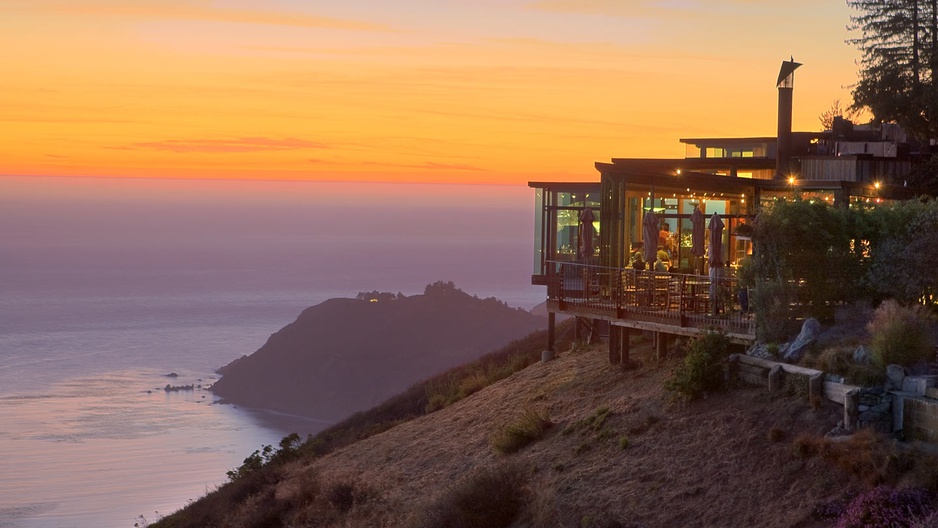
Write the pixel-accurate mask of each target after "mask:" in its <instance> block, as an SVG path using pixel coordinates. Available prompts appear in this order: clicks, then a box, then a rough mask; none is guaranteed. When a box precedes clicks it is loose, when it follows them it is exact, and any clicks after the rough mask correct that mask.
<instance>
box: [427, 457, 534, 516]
mask: <svg viewBox="0 0 938 528" xmlns="http://www.w3.org/2000/svg"><path fill="white" fill-rule="evenodd" d="M526 480H527V479H526V475H525V474H524V472H523V471H522V470H521V469H520V468H518V467H517V466H506V467H501V468H488V469H484V470H480V471H477V472H475V473H474V474H472V475H470V476H469V477H467V478H466V479H464V480H463V481H462V482H460V483H459V484H458V485H456V487H454V488H451V489H450V490H448V491H446V492H444V493H443V495H442V496H441V497H440V498H439V499H437V500H436V501H434V503H433V504H431V505H430V506H429V507H428V508H427V510H426V512H425V513H424V515H423V517H422V518H421V519H419V520H418V521H417V522H416V523H415V524H413V525H412V526H413V528H444V527H445V528H472V527H475V526H487V527H491V528H501V527H505V526H510V525H511V524H512V523H513V522H515V521H516V520H517V519H518V517H519V516H520V515H521V512H522V511H523V509H524V507H525V504H526V503H527V498H528V490H527V487H526Z"/></svg>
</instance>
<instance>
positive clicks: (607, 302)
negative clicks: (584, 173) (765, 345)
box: [547, 262, 754, 335]
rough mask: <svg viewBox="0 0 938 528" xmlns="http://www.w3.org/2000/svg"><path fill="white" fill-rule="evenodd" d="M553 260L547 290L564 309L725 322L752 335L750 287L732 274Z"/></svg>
mask: <svg viewBox="0 0 938 528" xmlns="http://www.w3.org/2000/svg"><path fill="white" fill-rule="evenodd" d="M556 264H557V265H558V266H557V268H556V269H558V270H559V271H558V272H557V273H556V274H554V275H551V276H550V277H549V279H548V289H547V295H548V299H549V300H550V301H555V302H557V303H559V306H560V308H561V309H562V310H563V311H568V312H572V313H581V314H584V315H588V314H594V315H596V316H599V317H602V318H605V319H611V320H614V319H638V320H647V321H652V322H659V323H663V324H670V325H676V326H681V327H686V326H693V327H708V326H714V327H727V328H731V329H733V330H734V331H736V332H741V333H744V334H752V335H754V330H753V320H752V317H751V314H750V313H749V306H748V290H746V289H744V288H741V287H740V286H739V281H738V279H737V278H736V277H735V276H731V275H729V274H727V275H720V276H716V277H714V278H711V277H709V276H707V275H690V274H683V273H668V272H655V271H650V270H636V269H632V268H610V267H603V266H594V265H589V264H577V263H570V262H558V263H556ZM723 271H725V272H728V271H729V270H728V269H725V270H723Z"/></svg>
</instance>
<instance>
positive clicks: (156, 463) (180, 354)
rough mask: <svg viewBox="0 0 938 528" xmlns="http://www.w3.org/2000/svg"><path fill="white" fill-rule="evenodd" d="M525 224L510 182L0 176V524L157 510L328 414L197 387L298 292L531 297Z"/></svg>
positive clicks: (259, 339) (149, 515)
mask: <svg viewBox="0 0 938 528" xmlns="http://www.w3.org/2000/svg"><path fill="white" fill-rule="evenodd" d="M533 218H534V212H533V193H532V192H531V190H530V189H528V188H526V187H522V186H468V185H417V184H412V185H403V184H370V183H369V184H365V183H357V184H355V183H311V182H244V181H178V180H120V179H92V178H74V179H71V178H39V177H32V178H26V177H22V178H21V177H3V178H0V528H8V527H9V528H14V527H16V528H19V527H29V528H32V527H39V528H46V527H56V528H58V527H95V528H98V527H111V526H113V527H131V526H134V524H135V523H137V522H141V521H143V520H144V519H145V520H147V521H153V520H155V519H157V518H159V517H160V516H162V515H165V514H168V513H171V512H172V511H174V510H176V509H178V508H180V507H182V506H184V505H185V504H186V503H187V502H188V501H190V500H194V499H197V498H198V497H200V496H202V495H204V494H205V493H206V492H208V491H211V490H212V489H214V488H215V487H216V486H218V485H219V484H221V483H223V482H224V481H225V479H226V475H225V472H226V471H228V470H230V469H233V468H236V467H237V466H239V465H240V464H241V462H242V461H243V459H244V458H245V457H246V456H248V455H250V453H251V452H253V451H254V450H255V449H259V448H261V447H262V446H263V445H266V444H272V445H276V443H277V442H279V440H280V439H281V438H282V437H283V436H285V435H287V434H290V433H293V432H296V433H300V434H301V435H303V436H305V435H306V434H312V433H315V432H316V431H318V430H320V429H322V428H323V427H325V426H327V425H328V423H326V422H324V421H321V420H315V419H309V418H302V417H296V416H285V415H282V414H276V413H270V412H265V411H260V410H252V409H244V408H239V407H236V406H231V405H222V404H218V403H217V402H216V401H215V398H214V397H213V396H212V394H211V393H210V392H209V391H208V390H206V389H207V387H208V386H210V385H211V384H212V383H213V382H214V381H215V380H216V379H217V375H216V374H215V370H216V369H217V368H219V367H221V366H223V365H225V364H227V363H228V362H230V361H232V360H233V359H236V358H237V357H240V356H241V355H245V354H251V353H252V352H254V351H255V350H257V349H258V348H259V347H260V346H261V345H263V344H264V342H265V341H266V339H267V337H268V336H269V335H270V334H272V333H274V332H276V331H277V330H279V329H280V328H281V327H283V326H285V325H286V324H288V323H290V322H292V321H293V320H294V319H295V318H296V316H297V315H298V314H299V313H300V311H302V310H303V309H304V308H306V307H308V306H311V305H314V304H318V303H319V302H322V301H324V300H326V299H329V298H333V297H354V296H355V295H356V294H357V293H358V292H366V291H373V290H378V291H390V292H393V293H397V292H401V293H404V294H406V295H413V294H419V293H422V292H423V288H424V287H425V286H426V285H427V284H430V283H433V282H436V281H439V280H443V281H453V282H454V283H455V284H456V286H457V287H459V288H460V289H462V290H464V291H466V292H468V293H470V294H473V295H477V296H479V297H483V298H485V297H497V298H499V299H501V300H503V301H505V302H507V303H508V304H509V305H512V306H517V307H523V308H526V309H529V308H532V307H534V306H535V305H536V304H538V303H540V302H541V301H543V299H544V296H545V292H544V291H543V290H542V289H541V288H537V287H533V286H531V285H530V275H531V270H532V266H533V264H532V263H533V236H532V235H533ZM167 385H170V386H176V387H179V386H189V385H191V386H192V388H191V390H190V389H188V388H187V389H185V390H169V391H167V390H165V387H166V386H167ZM140 516H142V518H141V517H140Z"/></svg>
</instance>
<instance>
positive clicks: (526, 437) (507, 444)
mask: <svg viewBox="0 0 938 528" xmlns="http://www.w3.org/2000/svg"><path fill="white" fill-rule="evenodd" d="M551 425H553V423H551V421H550V420H549V419H548V418H547V416H545V415H543V414H541V413H539V412H537V411H534V410H531V409H526V410H525V411H524V412H523V413H522V414H521V416H520V417H519V418H518V419H517V420H516V421H514V422H512V423H510V424H508V425H506V426H505V427H503V428H502V429H501V430H500V431H499V432H498V433H496V434H495V436H494V437H493V438H492V448H494V449H495V452H496V453H498V454H502V455H506V454H509V453H514V452H515V451H518V450H520V449H521V448H523V447H525V446H527V445H528V444H530V443H532V442H535V441H537V440H539V439H540V438H541V437H542V436H544V433H545V432H546V431H547V429H548V428H549V427H550V426H551Z"/></svg>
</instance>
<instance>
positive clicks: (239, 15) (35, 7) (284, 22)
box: [0, 0, 392, 32]
mask: <svg viewBox="0 0 938 528" xmlns="http://www.w3.org/2000/svg"><path fill="white" fill-rule="evenodd" d="M2 11H8V12H9V11H27V12H33V11H38V12H42V13H60V14H66V15H86V16H93V17H103V16H108V17H133V18H143V19H170V20H198V21H207V22H229V23H239V24H263V25H276V26H296V27H304V28H319V29H344V30H352V31H381V32H384V31H392V29H391V28H390V27H388V26H386V25H383V24H375V23H371V22H363V21H358V20H346V19H341V18H332V17H323V16H317V15H311V14H307V13H303V12H295V11H294V12H287V11H272V10H261V9H236V8H223V7H216V6H214V5H212V4H210V3H208V2H204V1H190V2H173V1H171V0H161V1H138V2H129V1H126V0H120V1H113V0H98V1H86V2H74V1H64V2H63V1H57V0H32V1H30V2H14V3H13V4H12V5H8V6H7V7H5V8H0V12H2Z"/></svg>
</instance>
